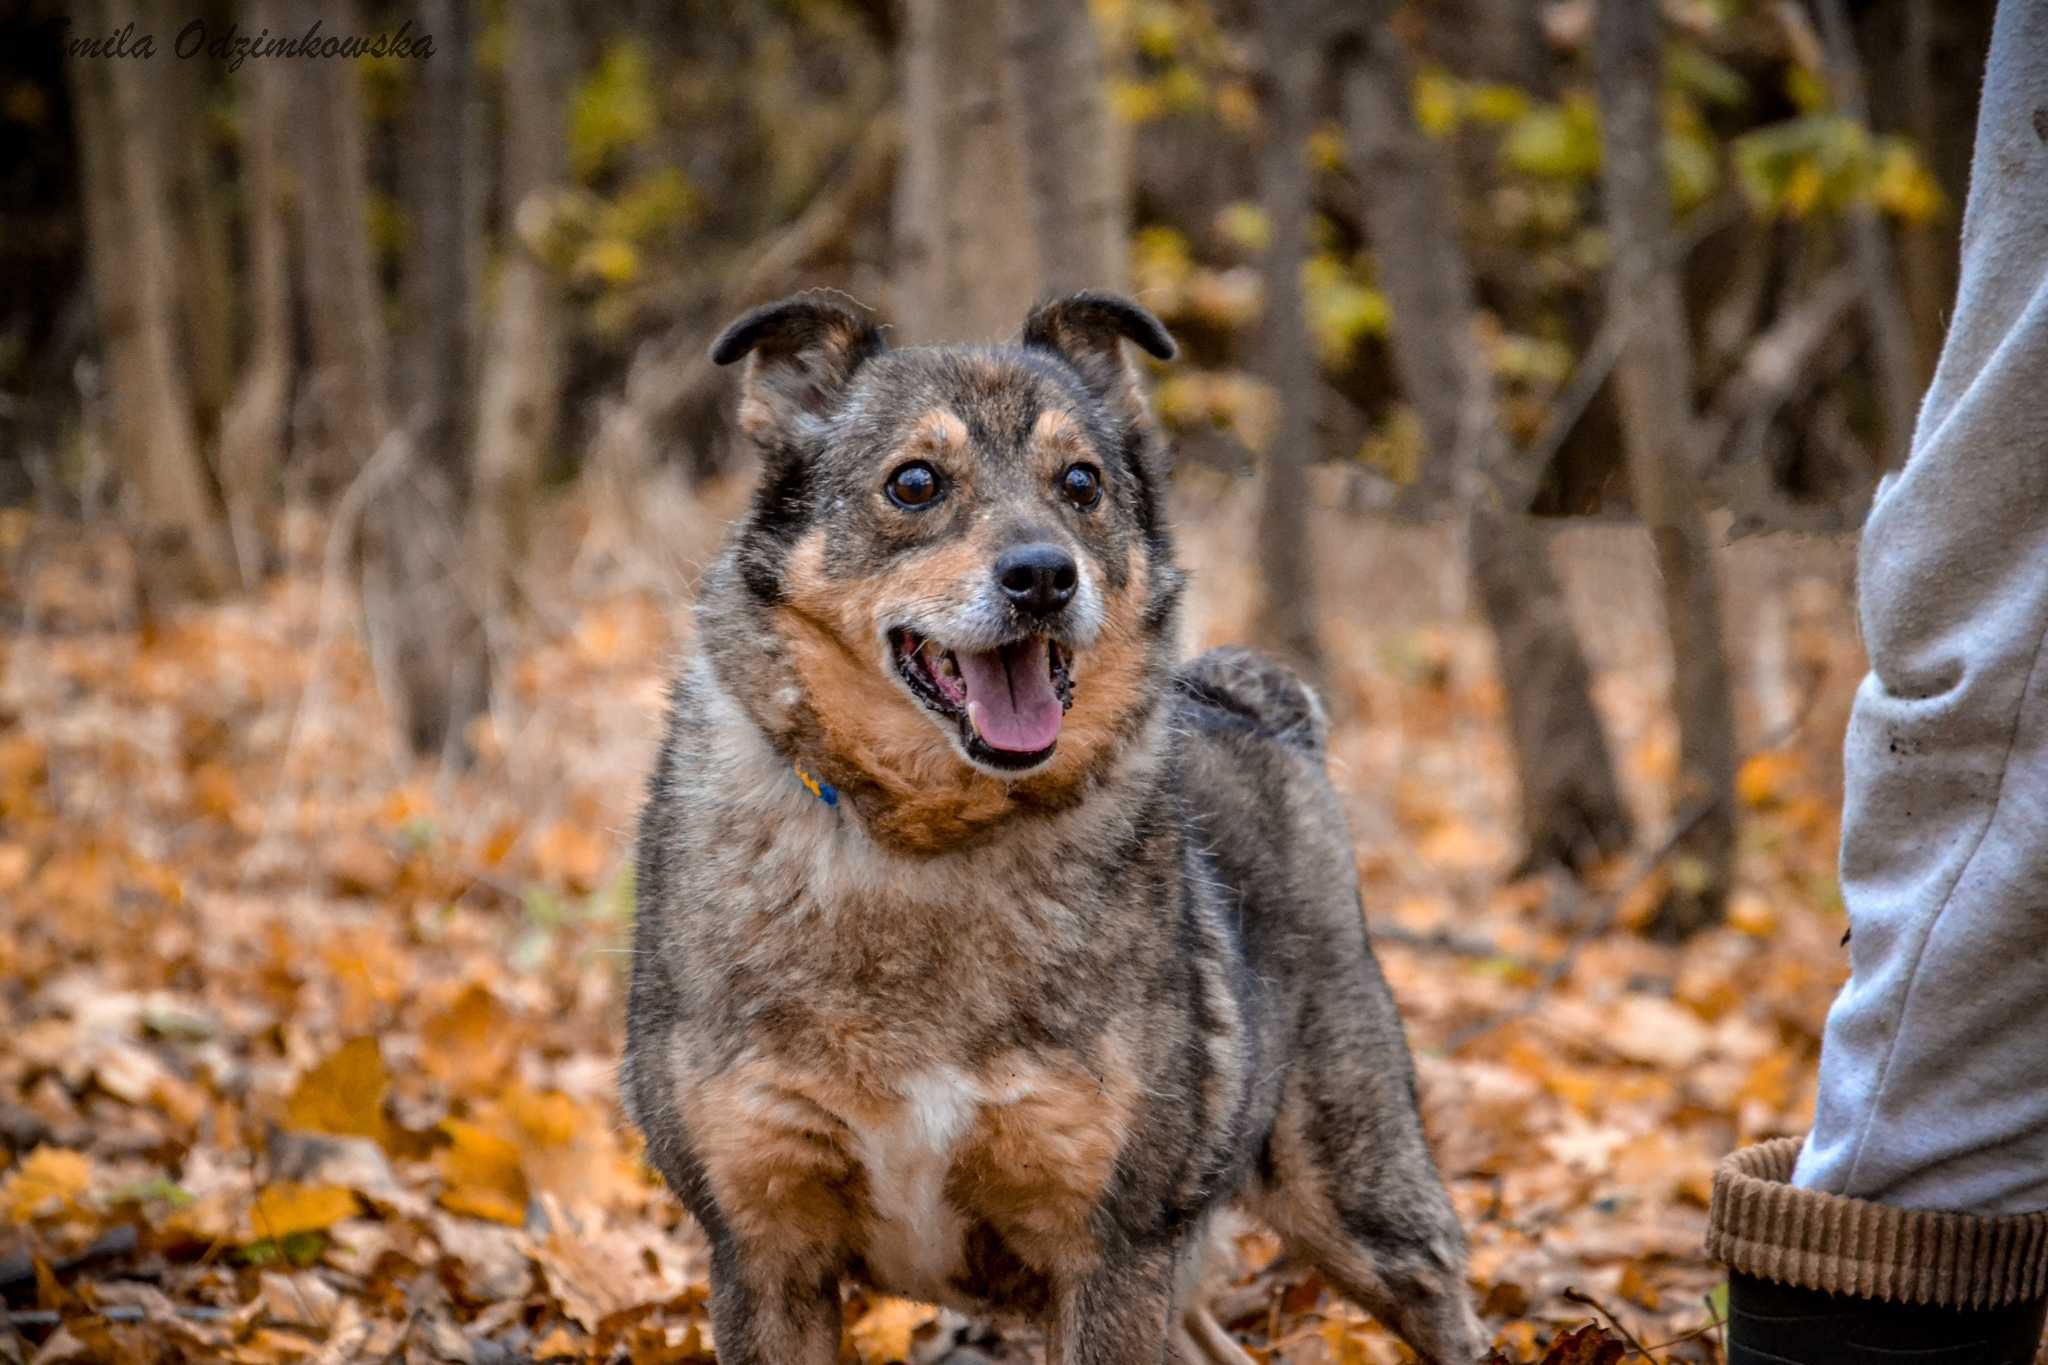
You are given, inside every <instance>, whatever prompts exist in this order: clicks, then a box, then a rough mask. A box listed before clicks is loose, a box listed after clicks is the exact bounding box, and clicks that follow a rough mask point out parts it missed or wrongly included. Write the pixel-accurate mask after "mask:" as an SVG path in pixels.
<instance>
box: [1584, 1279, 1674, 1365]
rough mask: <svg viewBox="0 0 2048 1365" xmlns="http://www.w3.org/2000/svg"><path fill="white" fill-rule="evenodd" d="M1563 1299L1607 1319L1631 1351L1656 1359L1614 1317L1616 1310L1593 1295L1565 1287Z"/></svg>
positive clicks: (1646, 1358)
mask: <svg viewBox="0 0 2048 1365" xmlns="http://www.w3.org/2000/svg"><path fill="white" fill-rule="evenodd" d="M1562 1297H1563V1298H1564V1299H1565V1300H1566V1301H1567V1302H1570V1303H1576V1304H1583V1305H1584V1306H1586V1307H1587V1308H1590V1309H1592V1310H1593V1311H1594V1312H1596V1313H1598V1314H1599V1315H1600V1316H1601V1317H1603V1318H1606V1319H1607V1321H1608V1322H1609V1323H1610V1324H1611V1325H1612V1326H1613V1328H1614V1330H1615V1331H1617V1332H1619V1333H1621V1339H1622V1340H1623V1341H1626V1342H1627V1343H1628V1346H1629V1349H1630V1350H1631V1351H1634V1352H1635V1353H1636V1354H1637V1355H1639V1356H1641V1357H1642V1358H1643V1359H1645V1360H1651V1359H1653V1358H1654V1357H1652V1356H1651V1355H1650V1348H1649V1347H1647V1346H1645V1345H1643V1343H1642V1341H1641V1340H1640V1339H1638V1338H1637V1336H1636V1334H1635V1333H1634V1332H1631V1331H1629V1330H1628V1325H1627V1324H1626V1323H1624V1322H1623V1321H1622V1320H1621V1319H1620V1318H1618V1317H1616V1316H1615V1315H1614V1310H1613V1309H1611V1308H1609V1307H1608V1306H1607V1305H1606V1304H1604V1303H1602V1302H1600V1300H1598V1299H1596V1298H1594V1297H1593V1296H1592V1295H1591V1294H1586V1293H1581V1292H1580V1291H1579V1290H1577V1289H1574V1288H1572V1287H1571V1286H1569V1285H1567V1286H1566V1287H1565V1291H1564V1294H1563V1296H1562Z"/></svg>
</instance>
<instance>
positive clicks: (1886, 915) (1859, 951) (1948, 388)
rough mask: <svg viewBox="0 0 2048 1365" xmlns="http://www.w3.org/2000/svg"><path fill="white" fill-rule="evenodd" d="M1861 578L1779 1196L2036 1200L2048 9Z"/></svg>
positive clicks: (2027, 44)
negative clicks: (1838, 868) (1857, 638)
mask: <svg viewBox="0 0 2048 1365" xmlns="http://www.w3.org/2000/svg"><path fill="white" fill-rule="evenodd" d="M1860 571H1861V583H1860V588H1859V608H1860V612H1861V616H1862V621H1863V631H1864V636H1865V641H1866V643H1867V645H1868V647H1869V651H1870V664H1871V671H1870V675H1869V676H1868V677H1867V678H1865V679H1864V681H1863V685H1862V688H1861V690H1860V691H1859V692H1858V693H1857V697H1856V706H1855V711H1854V714H1853V716H1852V718H1851V720H1850V722H1849V734H1848V739H1847V758H1846V766H1845V771H1846V781H1847V792H1846V796H1845V801H1844V808H1843V826H1842V893H1843V896H1844V898H1845V900H1846V901H1847V903H1848V907H1849V922H1850V927H1851V932H1852V938H1851V942H1850V947H1849V961H1850V967H1851V972H1852V975H1851V978H1850V980H1849V983H1848V984H1847V985H1846V986H1845V987H1843V989H1842V993H1841V995H1840V997H1839V998H1838V999H1837V1000H1836V1001H1835V1004H1834V1008H1833V1010H1832V1011H1831V1012H1830V1013H1829V1015H1828V1025H1827V1034H1826V1037H1825V1040H1824V1042H1823V1046H1822V1053H1821V1067H1820V1107H1819V1112H1818V1114H1817V1115H1816V1117H1815V1121H1814V1128H1813V1133H1812V1135H1811V1136H1810V1137H1809V1138H1808V1139H1807V1142H1806V1147H1805V1150H1804V1152H1803V1153H1802V1154H1801V1156H1800V1159H1799V1165H1798V1169H1797V1171H1796V1173H1795V1174H1794V1176H1793V1182H1794V1183H1795V1184H1797V1185H1802V1186H1805V1187H1807V1188H1810V1189H1819V1190H1825V1191H1828V1192H1831V1193H1835V1194H1846V1195H1852V1196H1856V1197H1859V1198H1864V1199H1871V1200H1877V1201H1880V1202H1883V1203H1889V1204H1897V1205H1902V1206H1905V1207H1909V1208H1928V1209H1950V1210H1958V1211H1967V1212H1974V1213H1992V1214H1998V1213H2019V1212H2026V1211H2032V1210H2039V1209H2048V660H2044V655H2043V641H2044V635H2048V0H2004V3H2003V4H2001V5H2000V6H1999V9H1998V20H1997V25H1996V29H1995V33H1994V37H1993V39H1992V45H1991V59H1990V65H1989V68H1988V70H1987V74H1986V79H1985V85H1984V102H1983V106H1982V110H1981V112H1980V114H1979V120H1978V125H1977V143H1976V151H1975V159H1974V162H1973V164H1972V167H1971V173H1970V199H1969V204H1968V207H1967V209H1966V211H1965V214H1964V218H1963V255H1962V281H1961V288H1960V289H1959V291H1958V294H1957V298H1956V307H1955V314H1954V317H1953V319H1952V321H1951V323H1950V327H1949V333H1948V339H1947V342H1946V343H1945V345H1944V346H1943V348H1942V354H1941V363H1940V366H1939V368H1938V369H1937V370H1936V373H1935V376H1934V383H1933V385H1932V386H1931V387H1930V388H1929V389H1928V392H1927V397H1926V401H1925V404H1924V405H1923V407H1922V408H1921V412H1920V421H1919V425H1918V428H1917V429H1916V431H1915V434H1914V440H1913V451H1912V456H1911V458H1910V460H1909V461H1908V462H1907V464H1906V467H1905V469H1904V470H1903V471H1902V472H1901V473H1900V474H1899V475H1897V476H1896V478H1894V479H1892V480H1889V481H1888V482H1887V486H1886V487H1884V488H1882V489H1881V490H1880V491H1879V494H1878V498H1877V502H1876V505H1875V506H1874V507H1873V508H1872V510H1871V513H1870V520H1869V522H1868V523H1867V524H1866V526H1865V527H1864V531H1863V544H1862V553H1861V562H1860Z"/></svg>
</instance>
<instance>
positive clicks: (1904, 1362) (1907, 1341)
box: [1728, 1274, 2048, 1365]
mask: <svg viewBox="0 0 2048 1365" xmlns="http://www.w3.org/2000/svg"><path fill="white" fill-rule="evenodd" d="M2044 1316H2048V1299H2035V1300H2034V1301H2033V1302H2031V1303H2018V1304H2013V1305H2011V1306H2010V1307H2006V1308H1928V1307H1925V1306H1923V1305H1921V1304H1907V1303H1879V1302H1877V1301H1875V1300H1872V1299H1856V1298H1850V1297H1849V1296H1847V1295H1845V1294H1824V1293H1822V1292H1821V1291H1820V1290H1818V1289H1797V1288H1794V1287H1793V1286H1791V1285H1785V1284H1773V1283H1771V1281H1769V1280H1760V1279H1758V1278H1756V1277H1755V1276H1754V1275H1743V1274H1733V1275H1730V1276H1729V1277H1728V1365H2032V1362H2033V1359H2034V1351H2035V1349H2036V1348H2037V1347H2038V1346H2039V1345H2040V1341H2041V1324H2042V1319H2043V1317H2044Z"/></svg>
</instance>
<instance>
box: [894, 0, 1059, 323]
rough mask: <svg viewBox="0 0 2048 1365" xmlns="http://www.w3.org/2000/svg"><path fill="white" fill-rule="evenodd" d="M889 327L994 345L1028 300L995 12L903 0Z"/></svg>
mask: <svg viewBox="0 0 2048 1365" xmlns="http://www.w3.org/2000/svg"><path fill="white" fill-rule="evenodd" d="M907 18H908V25H907V29H906V33H905V40H904V44H903V153H904V155H903V176H902V181H901V184H900V186H899V192H898V195H897V206H896V207H897V212H896V260H897V296H898V297H897V303H896V309H895V312H896V322H897V325H898V326H899V327H901V328H902V330H903V332H904V334H905V336H906V337H907V338H908V339H910V340H912V341H995V340H999V339H1001V338H1004V337H1010V336H1014V335H1015V334H1016V332H1017V329H1018V328H1020V327H1022V326H1023V325H1024V315H1025V313H1027V312H1028V311H1030V308H1031V304H1032V302H1033V301H1034V299H1035V298H1036V295H1037V292H1038V280H1039V278H1040V271H1039V264H1038V252H1037V250H1036V247H1035V244H1034V242H1033V240H1032V221H1033V220H1032V213H1031V204H1030V196H1029V194H1028V193H1027V191H1026V189H1025V172H1024V157H1023V154H1022V151H1021V149H1020V147H1019V138H1018V136H1017V134H1016V131H1015V130H1014V128H1013V127H1012V124H1011V120H1009V119H1008V118H1006V117H1005V109H1004V105H1005V100H1004V99H1003V97H1002V93H1001V92H1002V88H1003V41H1002V20H1003V8H1002V6H1001V5H998V4H976V5H952V4H948V3H946V0H909V3H908V6H907Z"/></svg>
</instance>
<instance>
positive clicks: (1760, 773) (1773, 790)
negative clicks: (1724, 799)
mask: <svg viewBox="0 0 2048 1365" xmlns="http://www.w3.org/2000/svg"><path fill="white" fill-rule="evenodd" d="M1805 772H1806V764H1805V761H1804V760H1802V759H1801V758H1800V757H1799V755H1797V754H1795V753H1790V752H1788V751H1786V750H1783V749H1773V750H1770V751H1769V752H1766V753H1761V754H1757V755H1755V756H1754V757H1752V758H1750V759H1749V760H1748V761H1747V762H1745V763H1744V764H1743V765H1742V768H1741V770H1740V771H1738V772H1737V773H1736V774H1735V795H1736V796H1737V797H1738V798H1740V800H1741V801H1742V804H1743V805H1745V806H1748V807H1749V808H1750V809H1751V810H1766V809H1769V808H1770V807H1772V806H1776V805H1779V804H1781V803H1782V802H1783V801H1784V800H1785V799H1786V798H1787V797H1788V796H1790V795H1791V793H1792V790H1793V788H1794V787H1795V786H1797V785H1798V783H1799V780H1800V779H1801V778H1802V777H1803V776H1805Z"/></svg>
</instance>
